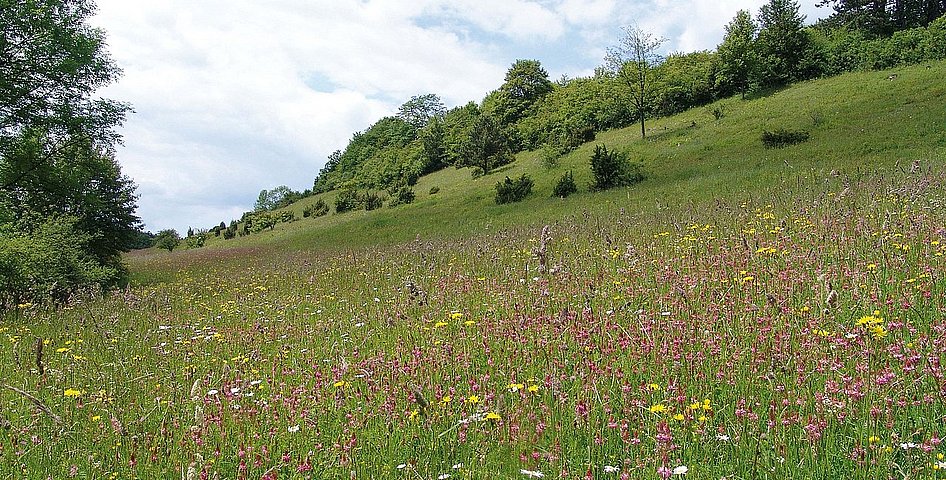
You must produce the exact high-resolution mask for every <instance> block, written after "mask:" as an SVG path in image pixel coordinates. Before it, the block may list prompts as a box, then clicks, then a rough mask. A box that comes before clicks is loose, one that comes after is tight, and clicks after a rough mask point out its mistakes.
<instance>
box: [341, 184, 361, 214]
mask: <svg viewBox="0 0 946 480" xmlns="http://www.w3.org/2000/svg"><path fill="white" fill-rule="evenodd" d="M360 203H361V201H360V199H359V198H358V192H356V191H354V190H352V189H348V188H346V189H344V190H342V191H340V192H338V196H337V197H335V213H345V212H347V211H349V210H354V209H356V208H358V205H359V204H360Z"/></svg>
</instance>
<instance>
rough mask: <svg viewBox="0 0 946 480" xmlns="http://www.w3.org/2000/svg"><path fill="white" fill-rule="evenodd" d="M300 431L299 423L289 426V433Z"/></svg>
mask: <svg viewBox="0 0 946 480" xmlns="http://www.w3.org/2000/svg"><path fill="white" fill-rule="evenodd" d="M298 431H299V425H293V426H291V427H289V433H296V432H298Z"/></svg>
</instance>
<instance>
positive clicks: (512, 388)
mask: <svg viewBox="0 0 946 480" xmlns="http://www.w3.org/2000/svg"><path fill="white" fill-rule="evenodd" d="M507 388H509V391H510V392H518V391H519V390H522V389H523V388H526V386H525V385H523V384H521V383H510V384H509V386H508V387H507Z"/></svg>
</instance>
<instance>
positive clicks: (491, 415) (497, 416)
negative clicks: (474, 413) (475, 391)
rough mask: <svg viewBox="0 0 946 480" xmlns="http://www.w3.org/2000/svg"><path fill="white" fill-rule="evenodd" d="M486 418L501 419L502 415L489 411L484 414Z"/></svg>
mask: <svg viewBox="0 0 946 480" xmlns="http://www.w3.org/2000/svg"><path fill="white" fill-rule="evenodd" d="M486 419H487V420H502V419H503V417H500V416H499V414H498V413H496V412H489V413H487V414H486Z"/></svg>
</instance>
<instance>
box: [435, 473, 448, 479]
mask: <svg viewBox="0 0 946 480" xmlns="http://www.w3.org/2000/svg"><path fill="white" fill-rule="evenodd" d="M448 478H450V474H449V473H441V474H440V476H439V477H437V480H447V479H448Z"/></svg>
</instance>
